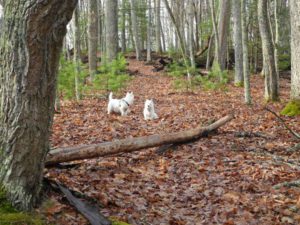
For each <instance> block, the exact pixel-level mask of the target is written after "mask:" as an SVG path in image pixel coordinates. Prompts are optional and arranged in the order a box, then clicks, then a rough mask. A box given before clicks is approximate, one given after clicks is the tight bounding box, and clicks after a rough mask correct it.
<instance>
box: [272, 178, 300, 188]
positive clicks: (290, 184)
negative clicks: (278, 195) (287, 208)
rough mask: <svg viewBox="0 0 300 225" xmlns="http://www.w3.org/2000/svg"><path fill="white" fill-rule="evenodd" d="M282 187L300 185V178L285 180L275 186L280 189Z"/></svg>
mask: <svg viewBox="0 0 300 225" xmlns="http://www.w3.org/2000/svg"><path fill="white" fill-rule="evenodd" d="M281 187H288V188H290V187H300V180H294V181H290V182H283V183H279V184H276V185H274V186H273V188H274V189H279V188H281Z"/></svg>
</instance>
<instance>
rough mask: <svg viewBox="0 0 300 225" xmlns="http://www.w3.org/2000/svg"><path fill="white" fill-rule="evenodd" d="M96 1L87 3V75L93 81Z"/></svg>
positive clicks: (95, 62)
mask: <svg viewBox="0 0 300 225" xmlns="http://www.w3.org/2000/svg"><path fill="white" fill-rule="evenodd" d="M97 5H98V4H97V0H89V1H88V45H89V49H88V50H89V73H90V77H91V80H94V77H95V74H96V70H97V45H98V8H97Z"/></svg>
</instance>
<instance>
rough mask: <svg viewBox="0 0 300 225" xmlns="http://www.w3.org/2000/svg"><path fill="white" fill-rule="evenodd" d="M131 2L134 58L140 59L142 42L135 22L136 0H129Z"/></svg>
mask: <svg viewBox="0 0 300 225" xmlns="http://www.w3.org/2000/svg"><path fill="white" fill-rule="evenodd" d="M130 3H131V20H132V32H133V38H134V43H135V51H136V59H137V60H141V59H142V52H141V51H142V50H141V49H142V42H141V38H140V35H141V34H139V32H138V30H139V29H138V22H137V15H136V13H137V12H136V1H135V0H130Z"/></svg>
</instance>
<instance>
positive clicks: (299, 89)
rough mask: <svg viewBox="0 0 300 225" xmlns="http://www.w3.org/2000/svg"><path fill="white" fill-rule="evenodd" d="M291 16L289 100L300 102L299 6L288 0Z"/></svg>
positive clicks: (297, 2)
mask: <svg viewBox="0 0 300 225" xmlns="http://www.w3.org/2000/svg"><path fill="white" fill-rule="evenodd" d="M290 6H291V7H290V15H291V29H292V30H291V49H292V81H291V99H292V100H300V63H299V60H300V30H299V27H300V21H299V13H300V4H299V1H297V0H290Z"/></svg>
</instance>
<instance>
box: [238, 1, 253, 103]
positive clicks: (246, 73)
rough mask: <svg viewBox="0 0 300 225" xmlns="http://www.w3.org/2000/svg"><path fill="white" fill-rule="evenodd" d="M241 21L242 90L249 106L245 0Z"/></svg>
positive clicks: (242, 3)
mask: <svg viewBox="0 0 300 225" xmlns="http://www.w3.org/2000/svg"><path fill="white" fill-rule="evenodd" d="M240 7H241V8H240V9H241V21H242V24H241V25H242V46H241V48H242V53H243V55H242V58H243V73H244V90H245V103H246V104H248V105H250V104H251V94H250V73H249V57H248V30H247V12H246V0H241V4H240Z"/></svg>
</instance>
